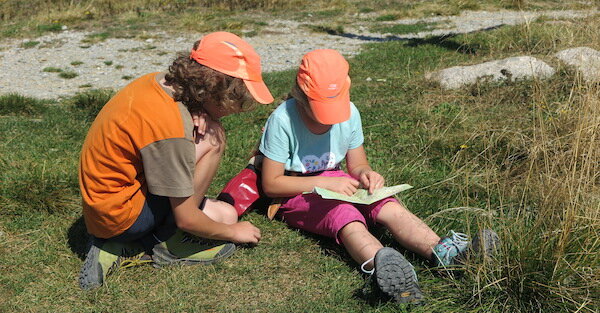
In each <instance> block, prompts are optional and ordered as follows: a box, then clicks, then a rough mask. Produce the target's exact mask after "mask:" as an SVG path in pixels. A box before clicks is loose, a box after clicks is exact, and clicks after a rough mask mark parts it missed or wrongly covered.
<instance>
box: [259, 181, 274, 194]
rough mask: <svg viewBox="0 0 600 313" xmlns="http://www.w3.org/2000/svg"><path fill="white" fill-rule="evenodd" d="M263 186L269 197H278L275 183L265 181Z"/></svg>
mask: <svg viewBox="0 0 600 313" xmlns="http://www.w3.org/2000/svg"><path fill="white" fill-rule="evenodd" d="M262 188H263V192H264V194H265V195H266V196H267V197H269V198H277V197H278V195H277V191H276V188H275V186H274V184H273V183H271V182H266V181H263V183H262Z"/></svg>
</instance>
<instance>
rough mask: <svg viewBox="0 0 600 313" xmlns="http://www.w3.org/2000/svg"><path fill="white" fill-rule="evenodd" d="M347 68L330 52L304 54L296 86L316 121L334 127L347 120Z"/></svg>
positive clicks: (321, 50)
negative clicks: (302, 93) (303, 95)
mask: <svg viewBox="0 0 600 313" xmlns="http://www.w3.org/2000/svg"><path fill="white" fill-rule="evenodd" d="M349 68H350V66H349V65H348V62H347V61H346V59H344V57H343V56H342V55H341V54H340V53H339V52H337V51H336V50H332V49H318V50H314V51H311V52H309V53H307V54H306V55H304V57H303V58H302V63H301V64H300V69H299V70H298V76H297V77H296V80H297V81H298V86H300V88H301V89H302V91H304V93H305V94H306V96H307V98H308V103H309V104H310V109H311V111H312V112H313V114H314V116H315V119H316V120H317V122H319V123H321V124H325V125H333V124H337V123H341V122H344V121H347V120H348V119H349V118H350V77H349V76H348V70H349Z"/></svg>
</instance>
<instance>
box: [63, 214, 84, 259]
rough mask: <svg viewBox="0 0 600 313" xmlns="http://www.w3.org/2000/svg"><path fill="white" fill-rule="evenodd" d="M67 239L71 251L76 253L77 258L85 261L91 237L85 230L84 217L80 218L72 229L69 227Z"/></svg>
mask: <svg viewBox="0 0 600 313" xmlns="http://www.w3.org/2000/svg"><path fill="white" fill-rule="evenodd" d="M67 237H68V238H69V239H68V243H69V247H70V248H71V251H73V253H75V254H76V255H77V257H78V258H79V259H81V260H82V261H83V260H84V259H85V255H86V253H87V244H88V240H89V235H88V233H87V229H86V228H85V222H84V221H83V216H80V217H79V218H78V219H77V220H76V221H75V222H74V223H73V224H72V225H71V227H69V232H68V233H67Z"/></svg>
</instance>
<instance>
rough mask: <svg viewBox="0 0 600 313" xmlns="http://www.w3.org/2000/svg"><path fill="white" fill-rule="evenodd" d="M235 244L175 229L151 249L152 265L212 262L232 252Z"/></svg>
mask: <svg viewBox="0 0 600 313" xmlns="http://www.w3.org/2000/svg"><path fill="white" fill-rule="evenodd" d="M234 251H235V245H234V244H233V243H227V242H223V241H218V240H211V239H205V238H200V237H197V236H194V235H191V234H188V233H186V232H183V231H181V230H177V231H176V232H175V234H174V235H173V236H171V238H169V239H167V241H164V242H161V243H159V244H156V245H155V246H154V248H153V249H152V252H153V256H152V259H153V261H154V267H160V266H164V265H171V264H183V265H195V264H213V263H216V262H219V261H221V260H223V259H225V258H227V257H229V256H231V255H232V254H233V252H234Z"/></svg>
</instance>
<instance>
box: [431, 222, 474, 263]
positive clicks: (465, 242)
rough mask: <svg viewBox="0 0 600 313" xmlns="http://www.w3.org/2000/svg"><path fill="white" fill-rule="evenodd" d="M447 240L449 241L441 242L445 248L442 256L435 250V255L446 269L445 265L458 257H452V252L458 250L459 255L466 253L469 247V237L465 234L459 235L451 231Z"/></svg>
mask: <svg viewBox="0 0 600 313" xmlns="http://www.w3.org/2000/svg"><path fill="white" fill-rule="evenodd" d="M446 239H449V240H442V241H440V244H441V245H442V246H443V247H444V250H443V252H442V253H441V254H442V255H441V256H440V254H439V253H438V252H436V251H435V249H434V250H433V255H434V256H435V257H436V258H437V260H438V262H439V264H441V265H442V266H443V267H444V268H446V265H445V264H450V261H451V260H450V259H451V258H453V257H456V255H451V254H450V253H449V252H450V250H452V249H456V253H457V255H458V254H460V253H462V252H463V251H465V249H467V247H468V246H469V236H468V235H467V234H464V233H457V232H455V231H454V230H451V231H450V236H448V237H447V238H446Z"/></svg>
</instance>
